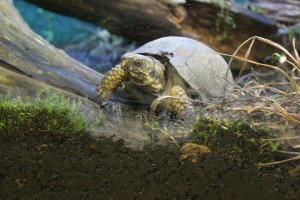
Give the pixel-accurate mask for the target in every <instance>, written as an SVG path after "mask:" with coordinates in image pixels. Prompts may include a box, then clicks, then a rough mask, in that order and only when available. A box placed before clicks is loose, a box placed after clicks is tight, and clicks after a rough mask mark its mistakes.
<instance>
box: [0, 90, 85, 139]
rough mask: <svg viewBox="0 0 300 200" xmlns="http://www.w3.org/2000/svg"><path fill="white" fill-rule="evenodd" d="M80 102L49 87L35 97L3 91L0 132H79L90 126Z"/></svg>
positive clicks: (0, 106)
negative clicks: (16, 95)
mask: <svg viewBox="0 0 300 200" xmlns="http://www.w3.org/2000/svg"><path fill="white" fill-rule="evenodd" d="M79 106H80V104H79V103H75V102H73V103H72V102H71V101H70V99H67V98H66V97H64V96H62V95H60V94H57V93H51V92H50V91H49V89H44V90H42V91H40V92H38V94H37V97H36V99H35V101H23V100H22V99H21V98H15V99H12V98H11V97H10V96H9V95H0V132H1V133H6V134H11V133H28V132H46V133H53V134H65V135H70V134H79V133H82V132H84V131H85V129H86V128H87V126H88V120H87V119H86V118H85V117H84V116H83V115H81V114H80V113H79V112H78V108H79Z"/></svg>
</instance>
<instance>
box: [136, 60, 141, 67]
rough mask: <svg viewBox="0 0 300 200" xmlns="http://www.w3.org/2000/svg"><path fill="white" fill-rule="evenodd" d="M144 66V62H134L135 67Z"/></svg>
mask: <svg viewBox="0 0 300 200" xmlns="http://www.w3.org/2000/svg"><path fill="white" fill-rule="evenodd" d="M142 64H143V62H142V61H140V60H136V61H134V65H135V66H136V67H140V66H142Z"/></svg>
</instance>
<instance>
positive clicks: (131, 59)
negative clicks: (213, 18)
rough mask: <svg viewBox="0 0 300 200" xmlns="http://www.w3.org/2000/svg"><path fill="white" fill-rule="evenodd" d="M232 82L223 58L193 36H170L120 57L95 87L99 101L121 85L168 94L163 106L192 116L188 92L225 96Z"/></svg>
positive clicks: (206, 97) (206, 96)
mask: <svg viewBox="0 0 300 200" xmlns="http://www.w3.org/2000/svg"><path fill="white" fill-rule="evenodd" d="M232 82H233V79H232V74H231V71H230V70H229V69H228V65H227V63H226V62H225V60H224V59H223V58H222V57H221V56H220V55H218V54H217V53H216V52H214V51H213V50H212V49H211V48H209V47H207V46H206V45H204V44H202V43H201V42H198V41H196V40H194V39H190V38H186V37H177V36H169V37H162V38H159V39H156V40H153V41H151V42H149V43H146V44H145V45H143V46H141V47H140V48H138V49H136V50H134V51H133V52H131V53H126V54H124V55H123V56H122V59H121V63H120V64H118V65H116V66H115V67H113V68H112V69H111V70H110V71H109V72H108V73H107V74H106V75H105V76H104V78H103V79H102V80H101V82H100V83H99V84H98V86H97V91H98V93H99V96H100V98H101V99H102V100H105V99H108V98H109V97H110V96H111V95H112V93H113V92H114V91H115V90H116V89H117V88H118V87H119V86H123V85H124V84H132V85H134V86H135V87H137V88H138V89H139V90H143V91H146V92H148V93H150V94H154V95H156V96H158V97H159V96H164V95H167V96H171V97H173V98H169V100H168V101H167V102H166V103H164V108H166V109H168V110H170V111H172V112H174V113H175V114H177V116H180V117H181V118H183V119H190V118H192V117H193V116H194V112H195V111H194V108H193V104H192V99H191V94H192V93H190V92H189V91H194V92H195V91H196V92H197V93H198V94H199V95H198V96H199V97H200V98H201V100H202V101H204V102H208V101H211V100H213V99H216V98H218V97H221V96H223V95H224V93H225V92H227V91H228V90H229V88H230V87H229V85H231V84H232Z"/></svg>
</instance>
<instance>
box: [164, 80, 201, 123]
mask: <svg viewBox="0 0 300 200" xmlns="http://www.w3.org/2000/svg"><path fill="white" fill-rule="evenodd" d="M169 95H170V96H172V97H175V98H171V100H170V108H171V111H172V112H174V113H175V114H177V115H178V117H179V118H182V119H184V120H185V121H193V120H194V117H195V111H194V108H193V103H192V100H191V99H190V98H189V97H188V95H187V94H186V92H185V90H184V89H183V88H182V87H181V86H179V85H175V86H173V87H172V88H171V89H170V92H169Z"/></svg>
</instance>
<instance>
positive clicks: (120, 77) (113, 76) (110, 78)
mask: <svg viewBox="0 0 300 200" xmlns="http://www.w3.org/2000/svg"><path fill="white" fill-rule="evenodd" d="M125 79H126V74H125V71H124V70H123V69H122V68H121V66H120V65H116V66H115V67H113V68H112V69H111V70H110V71H109V72H108V73H107V74H106V75H105V76H104V77H103V79H102V80H101V82H100V83H99V84H98V85H97V91H98V93H99V96H100V99H101V100H104V99H108V98H109V97H110V96H111V94H112V93H113V92H114V91H115V90H116V89H117V88H118V86H120V85H121V84H122V82H124V81H125Z"/></svg>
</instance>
